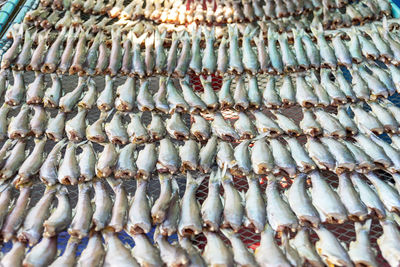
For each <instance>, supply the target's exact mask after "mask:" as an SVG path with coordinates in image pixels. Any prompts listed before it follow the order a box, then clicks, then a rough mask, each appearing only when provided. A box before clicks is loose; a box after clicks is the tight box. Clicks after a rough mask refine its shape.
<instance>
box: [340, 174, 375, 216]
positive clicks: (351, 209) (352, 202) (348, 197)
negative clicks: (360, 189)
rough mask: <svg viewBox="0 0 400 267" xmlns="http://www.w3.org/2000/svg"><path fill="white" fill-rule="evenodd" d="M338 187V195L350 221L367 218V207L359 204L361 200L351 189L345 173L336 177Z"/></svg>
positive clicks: (352, 188)
mask: <svg viewBox="0 0 400 267" xmlns="http://www.w3.org/2000/svg"><path fill="white" fill-rule="evenodd" d="M338 177H339V186H338V195H339V197H340V199H341V201H342V203H343V205H344V206H345V207H346V209H347V212H348V214H349V215H348V216H349V218H350V219H355V220H359V221H364V220H365V219H366V217H367V216H368V210H367V207H366V206H365V205H364V203H362V202H361V199H360V197H359V195H358V193H357V192H356V190H355V189H354V187H353V184H352V182H351V181H350V179H349V177H348V175H347V174H346V173H344V174H340V175H338Z"/></svg>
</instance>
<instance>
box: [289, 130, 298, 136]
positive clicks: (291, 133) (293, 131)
mask: <svg viewBox="0 0 400 267" xmlns="http://www.w3.org/2000/svg"><path fill="white" fill-rule="evenodd" d="M288 135H289V136H293V137H296V136H300V133H299V132H298V131H295V130H288Z"/></svg>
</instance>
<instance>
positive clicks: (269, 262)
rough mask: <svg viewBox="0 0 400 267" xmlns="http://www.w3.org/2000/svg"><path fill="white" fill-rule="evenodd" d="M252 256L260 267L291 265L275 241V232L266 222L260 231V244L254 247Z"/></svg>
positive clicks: (284, 266) (286, 266)
mask: <svg viewBox="0 0 400 267" xmlns="http://www.w3.org/2000/svg"><path fill="white" fill-rule="evenodd" d="M267 252H268V253H267ZM254 256H255V259H256V261H257V263H258V265H259V266H261V267H266V266H281V267H289V266H291V264H290V263H289V261H288V259H287V258H286V256H285V254H284V253H283V251H282V250H281V249H280V248H279V246H278V244H277V243H276V241H275V232H274V230H273V229H272V228H271V226H269V224H268V223H266V225H265V228H264V230H263V231H262V232H261V240H260V245H259V246H258V247H257V248H256V250H255V252H254Z"/></svg>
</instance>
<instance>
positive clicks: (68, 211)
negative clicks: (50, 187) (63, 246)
mask: <svg viewBox="0 0 400 267" xmlns="http://www.w3.org/2000/svg"><path fill="white" fill-rule="evenodd" d="M56 197H57V202H58V204H57V208H56V209H55V210H54V211H53V213H52V214H51V215H50V217H49V218H48V219H47V220H46V221H44V223H43V227H44V233H43V236H45V237H51V236H55V235H57V234H58V233H59V232H61V231H64V230H66V229H67V227H68V225H69V224H70V223H71V220H72V208H71V205H70V202H69V198H68V190H67V188H66V187H61V188H60V189H59V190H58V191H57V193H56Z"/></svg>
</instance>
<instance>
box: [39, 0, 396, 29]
mask: <svg viewBox="0 0 400 267" xmlns="http://www.w3.org/2000/svg"><path fill="white" fill-rule="evenodd" d="M40 2H41V6H43V7H50V8H52V9H56V10H60V11H63V10H71V11H72V12H79V11H81V12H83V13H90V14H94V15H98V14H107V15H108V16H109V17H110V18H116V17H119V18H124V19H132V20H137V19H141V18H146V19H149V20H152V21H155V22H157V23H160V22H167V23H171V24H186V23H192V22H195V23H232V22H243V21H246V22H252V21H257V20H271V19H276V18H282V17H289V16H294V15H299V14H300V15H307V13H310V12H311V11H312V10H315V9H317V10H318V9H321V8H325V9H326V10H328V9H330V8H340V7H342V6H344V5H346V4H347V2H348V1H347V0H339V1H332V0H329V1H320V0H312V1H311V0H304V1H293V0H280V1H272V0H267V1H259V0H258V1H247V0H242V1H210V2H202V1H184V0H179V1H169V0H165V1H154V0H146V1H132V2H129V3H127V4H126V3H124V1H121V0H109V1H104V0H97V1H96V0H90V1H82V0H68V1H60V0H57V1H54V2H52V1H48V0H41V1H40ZM366 4H367V6H368V7H370V8H371V9H373V10H374V11H377V12H378V13H379V12H380V11H382V12H383V13H387V14H391V11H390V10H391V7H390V3H389V2H388V1H374V0H369V1H366ZM359 12H360V11H359Z"/></svg>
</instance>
